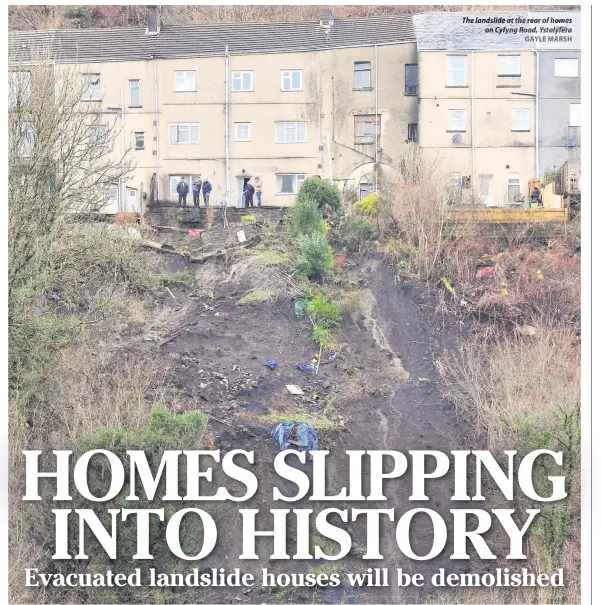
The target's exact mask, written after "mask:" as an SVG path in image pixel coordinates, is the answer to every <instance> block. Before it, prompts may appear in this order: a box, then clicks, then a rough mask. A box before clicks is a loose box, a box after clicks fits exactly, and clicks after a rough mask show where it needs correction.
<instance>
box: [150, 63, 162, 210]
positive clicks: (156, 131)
mask: <svg viewBox="0 0 602 605" xmlns="http://www.w3.org/2000/svg"><path fill="white" fill-rule="evenodd" d="M153 66H154V70H155V139H156V140H157V142H156V152H157V153H156V154H155V155H156V156H157V170H156V175H157V178H156V179H155V187H156V188H157V191H156V194H155V195H156V197H157V201H159V181H160V179H159V85H158V79H157V59H155V58H154V57H153ZM151 201H152V200H151Z"/></svg>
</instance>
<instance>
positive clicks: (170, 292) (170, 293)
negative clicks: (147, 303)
mask: <svg viewBox="0 0 602 605" xmlns="http://www.w3.org/2000/svg"><path fill="white" fill-rule="evenodd" d="M165 289H166V290H167V291H168V292H169V295H170V296H171V297H172V298H173V299H175V298H176V297H175V296H174V295H173V292H172V291H171V290H170V289H169V288H168V287H167V286H165Z"/></svg>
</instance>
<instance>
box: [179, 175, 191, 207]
mask: <svg viewBox="0 0 602 605" xmlns="http://www.w3.org/2000/svg"><path fill="white" fill-rule="evenodd" d="M176 191H177V192H178V206H186V196H187V195H188V183H187V182H186V181H185V179H184V177H182V180H181V181H180V182H179V183H178V186H177V187H176Z"/></svg>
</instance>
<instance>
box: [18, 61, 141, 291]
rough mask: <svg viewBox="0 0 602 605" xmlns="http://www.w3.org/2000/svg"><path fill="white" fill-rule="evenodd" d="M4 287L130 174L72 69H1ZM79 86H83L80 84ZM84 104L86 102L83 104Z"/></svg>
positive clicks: (45, 65) (114, 131)
mask: <svg viewBox="0 0 602 605" xmlns="http://www.w3.org/2000/svg"><path fill="white" fill-rule="evenodd" d="M8 76H9V140H8V147H9V179H8V184H9V187H8V193H9V200H8V201H9V288H12V286H13V284H14V282H15V280H18V279H20V277H21V276H23V275H24V274H25V273H27V272H29V273H31V272H36V271H39V270H40V267H41V266H42V265H43V264H44V262H45V259H46V258H47V255H48V250H49V249H50V246H51V245H52V243H53V242H54V241H56V240H57V239H58V238H60V237H62V236H64V235H65V234H66V232H67V231H68V228H69V224H70V222H72V218H73V216H74V213H82V212H83V213H89V212H96V211H98V210H100V209H101V208H102V207H103V205H104V204H106V197H105V196H106V192H107V190H108V189H109V188H110V187H111V186H112V185H114V184H116V183H118V182H119V181H120V179H123V178H124V177H125V176H126V175H127V174H128V173H129V172H130V170H131V165H130V162H129V159H128V153H127V152H126V156H125V157H122V154H121V153H115V152H114V151H115V139H116V138H117V137H118V136H119V132H120V131H119V129H118V128H115V126H116V123H115V120H116V117H115V116H112V115H109V116H107V114H106V113H103V111H102V103H101V101H98V100H94V99H96V98H97V96H96V95H95V94H91V93H95V90H94V88H93V87H94V86H95V84H94V82H90V81H87V82H85V81H84V77H83V75H82V74H81V72H80V69H79V68H78V67H75V66H65V65H55V64H53V63H52V62H50V61H46V60H40V61H36V62H35V63H31V64H28V65H23V64H21V63H14V62H12V63H11V62H9V74H8ZM84 84H85V85H84ZM86 97H88V98H91V99H92V100H84V99H86Z"/></svg>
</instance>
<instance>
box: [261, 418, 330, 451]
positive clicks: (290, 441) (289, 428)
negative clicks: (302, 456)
mask: <svg viewBox="0 0 602 605" xmlns="http://www.w3.org/2000/svg"><path fill="white" fill-rule="evenodd" d="M271 435H272V437H273V438H274V439H276V441H278V443H279V444H280V449H281V450H288V449H290V446H291V445H296V446H297V447H298V448H299V449H300V450H302V451H306V452H308V451H310V450H317V449H319V445H318V434H317V433H316V429H315V428H314V427H313V426H312V425H311V424H309V422H298V421H295V420H286V421H284V422H281V423H280V424H279V425H278V426H277V427H276V428H275V429H274V430H273V431H272V433H271Z"/></svg>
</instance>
